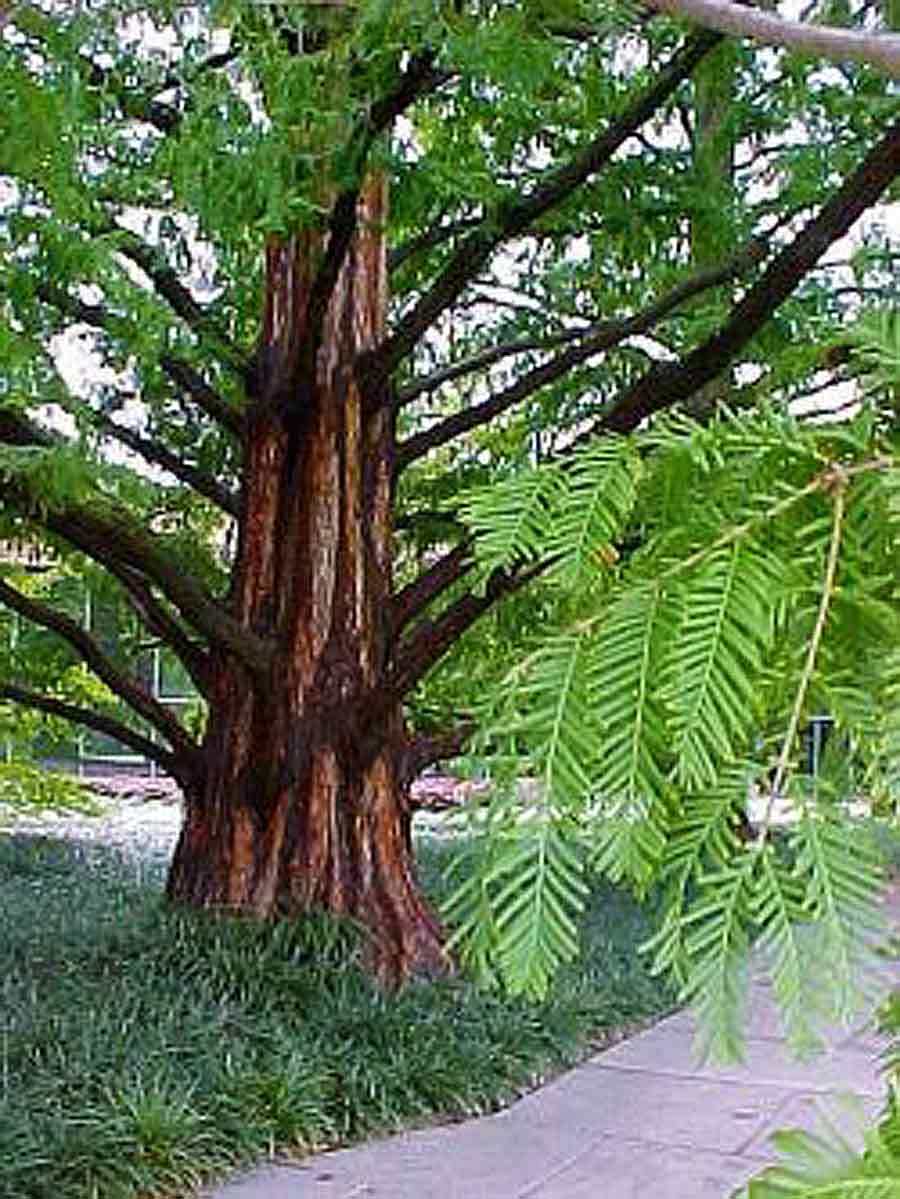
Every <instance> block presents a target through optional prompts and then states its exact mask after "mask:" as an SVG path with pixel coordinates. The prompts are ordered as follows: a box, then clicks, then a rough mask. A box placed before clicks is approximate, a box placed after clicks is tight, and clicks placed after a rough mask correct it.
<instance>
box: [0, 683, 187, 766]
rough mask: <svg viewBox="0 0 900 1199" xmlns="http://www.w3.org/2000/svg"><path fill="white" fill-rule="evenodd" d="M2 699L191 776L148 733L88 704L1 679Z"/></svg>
mask: <svg viewBox="0 0 900 1199" xmlns="http://www.w3.org/2000/svg"><path fill="white" fill-rule="evenodd" d="M4 699H5V700H9V701H10V702H11V703H14V704H21V705H22V706H23V707H25V708H34V709H36V710H37V711H39V712H46V713H47V715H48V716H58V717H60V718H61V719H62V720H70V721H71V722H72V723H73V724H80V725H83V726H84V727H85V728H88V729H93V730H94V731H95V732H97V733H104V734H105V735H106V736H107V737H114V738H115V740H116V741H119V742H121V744H122V745H127V746H128V747H129V749H133V750H134V751H135V753H139V754H141V755H142V756H143V757H145V758H150V759H151V760H152V761H154V762H156V763H158V765H160V766H161V767H162V768H163V770H165V771H166V772H167V773H169V774H171V775H172V777H173V778H175V779H177V780H178V781H179V782H181V783H182V784H184V783H185V782H186V781H188V780H189V779H190V778H191V777H192V771H191V768H190V766H189V765H187V764H186V763H185V762H184V761H183V760H182V759H181V758H179V757H178V756H177V755H176V754H173V753H172V752H171V751H169V750H167V749H165V748H164V747H163V746H161V745H157V744H156V743H155V742H153V741H151V740H150V738H149V737H142V736H141V734H140V733H136V732H135V731H134V730H133V729H130V728H128V726H127V725H125V724H122V723H121V722H120V721H118V720H114V719H113V718H112V717H111V716H104V715H103V714H102V713H100V712H92V711H91V710H90V709H89V708H80V707H78V706H77V705H75V704H69V703H66V702H65V701H64V700H61V699H56V698H55V697H54V696H52V695H43V694H41V693H40V692H38V691H30V690H28V689H27V688H25V687H18V686H16V684H15V683H6V682H0V700H4Z"/></svg>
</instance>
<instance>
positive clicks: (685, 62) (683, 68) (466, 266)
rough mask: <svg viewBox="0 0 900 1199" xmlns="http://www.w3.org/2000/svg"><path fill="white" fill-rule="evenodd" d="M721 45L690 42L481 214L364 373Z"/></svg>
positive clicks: (403, 345)
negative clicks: (559, 156) (588, 135)
mask: <svg viewBox="0 0 900 1199" xmlns="http://www.w3.org/2000/svg"><path fill="white" fill-rule="evenodd" d="M721 40H722V38H721V35H720V34H715V33H708V32H703V33H700V34H698V35H696V36H694V37H692V38H691V39H690V40H689V41H688V42H687V43H686V44H685V45H684V46H683V47H682V48H681V50H679V51H678V52H677V53H676V54H675V55H674V56H673V58H672V60H671V61H670V62H669V64H668V65H667V66H666V67H664V68H663V70H662V71H661V72H660V73H659V75H658V76H657V78H656V80H655V81H654V82H653V84H651V86H650V87H649V88H647V90H646V91H645V92H643V93H642V94H641V95H640V96H638V97H637V99H635V100H634V101H633V102H632V103H631V104H630V105H629V107H628V108H627V109H626V110H625V112H624V113H623V114H622V115H621V116H620V117H619V118H618V120H616V121H614V122H613V124H612V125H611V126H610V127H609V128H608V129H607V130H605V131H604V132H603V133H602V134H600V136H599V137H597V138H595V139H594V141H592V142H590V143H589V144H588V145H587V146H586V147H584V149H582V151H581V152H580V153H579V154H577V155H576V156H575V157H574V158H573V159H571V160H570V161H569V162H567V163H565V164H563V165H562V166H560V167H556V168H555V169H553V170H551V171H549V172H548V173H547V174H546V175H545V176H544V177H543V179H542V180H541V181H540V182H538V183H537V184H536V185H535V186H534V187H533V188H532V190H531V191H530V192H528V194H527V195H526V196H525V197H524V198H522V199H517V200H508V201H506V202H505V203H503V204H502V205H500V206H499V207H497V208H494V209H492V210H491V211H490V212H489V213H487V214H486V216H485V219H484V220H483V222H482V223H481V225H480V226H479V228H477V229H476V230H475V231H474V232H472V233H470V234H469V236H468V237H465V238H464V239H463V240H462V242H461V243H460V245H459V246H458V247H457V249H456V250H455V252H454V253H453V254H452V255H451V256H450V259H449V261H448V262H447V264H446V266H445V267H444V269H443V271H442V272H441V273H440V275H439V276H438V278H437V279H436V280H435V282H434V284H433V285H432V286H431V288H430V289H429V290H428V291H427V292H426V293H425V294H424V295H423V296H422V297H421V298H420V299H419V301H418V302H417V303H416V304H415V305H414V306H413V308H412V310H411V311H410V312H409V313H408V314H407V316H406V317H404V318H403V319H402V320H401V322H400V324H399V326H398V327H397V329H396V330H395V331H394V332H393V333H392V334H390V335H389V336H388V337H387V338H386V340H385V341H384V342H383V343H382V344H381V345H380V346H378V347H376V348H375V349H374V350H372V351H370V352H369V353H368V354H367V355H366V356H365V362H364V365H365V368H366V369H367V370H369V371H371V372H373V373H374V374H375V375H384V376H387V375H389V374H390V373H391V372H392V371H393V370H394V368H395V367H396V366H397V365H398V364H399V363H400V362H401V361H402V360H403V359H404V358H405V357H406V356H407V354H409V353H410V351H411V350H412V349H413V347H414V346H415V345H416V344H417V342H418V341H419V339H420V337H421V336H422V335H423V334H424V333H425V332H426V330H428V329H430V328H431V326H432V325H433V324H434V322H435V321H436V320H437V319H438V317H440V315H441V314H442V313H443V312H445V311H446V310H447V308H449V307H450V305H451V304H453V302H454V300H456V299H457V297H458V296H459V295H460V294H461V293H462V292H463V290H464V289H465V288H466V286H467V285H468V284H469V283H470V282H471V281H472V280H473V279H475V278H476V277H477V275H478V273H479V271H480V270H481V269H482V267H483V266H484V265H485V264H486V263H487V262H488V260H489V259H490V258H491V257H492V256H493V254H494V252H495V251H496V250H497V249H498V248H499V247H500V246H501V245H503V244H504V242H507V241H509V240H511V239H512V238H514V237H517V236H519V235H520V234H522V233H523V232H525V231H526V230H527V229H528V227H529V226H530V225H532V224H534V222H535V221H537V220H538V219H539V218H540V217H542V216H543V215H544V214H545V213H547V212H549V211H550V210H551V209H553V208H555V207H557V206H558V205H560V204H561V203H562V202H563V201H564V200H566V199H567V198H568V197H569V196H570V195H572V193H573V192H575V191H576V190H577V189H578V188H579V187H580V186H581V185H582V184H584V183H585V182H586V181H587V180H588V179H589V178H591V177H592V176H594V175H596V174H597V173H598V172H599V171H600V170H602V169H603V167H605V166H606V165H607V164H608V163H609V162H610V161H611V159H612V157H613V155H614V154H615V153H616V151H617V150H619V148H620V147H621V146H622V145H623V144H624V143H625V142H626V141H627V140H628V139H629V138H630V137H631V136H632V135H633V134H634V133H635V132H636V131H637V130H638V129H640V127H641V126H642V125H643V124H644V123H645V122H646V121H648V120H649V119H650V117H652V116H653V115H654V113H656V112H657V111H658V110H659V108H660V107H661V106H662V105H663V104H665V103H666V101H668V100H669V99H670V98H671V96H672V95H673V94H674V93H675V92H676V91H677V89H678V88H679V86H680V85H681V84H682V83H683V82H684V81H685V80H686V79H688V78H690V75H691V73H692V72H693V70H694V68H695V67H696V66H697V64H698V63H699V62H701V61H702V59H703V58H704V57H705V56H706V55H707V54H708V53H709V51H710V50H712V48H713V47H714V46H716V45H718V44H719V42H720V41H721Z"/></svg>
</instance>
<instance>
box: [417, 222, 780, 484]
mask: <svg viewBox="0 0 900 1199" xmlns="http://www.w3.org/2000/svg"><path fill="white" fill-rule="evenodd" d="M764 254H765V249H764V246H763V244H762V243H761V242H758V241H755V240H754V241H751V242H750V244H749V246H747V248H746V249H745V250H743V251H742V253H740V254H738V255H736V256H735V257H734V258H732V259H730V260H729V261H728V262H726V263H723V264H722V265H720V266H717V267H711V268H709V269H708V270H703V271H698V272H696V273H695V274H693V275H691V276H689V277H688V278H687V279H683V280H682V281H681V282H680V283H678V284H677V285H676V286H675V287H673V288H672V289H671V290H670V291H668V292H667V293H666V294H665V295H664V296H661V297H660V298H659V299H658V300H656V301H655V302H654V303H653V304H651V305H649V306H648V307H647V308H645V309H644V311H643V312H639V313H637V314H636V315H635V316H631V317H626V318H624V319H623V320H618V321H600V322H598V323H597V324H594V325H591V326H590V327H589V328H587V329H581V330H578V331H577V332H575V333H574V334H573V333H572V332H570V331H566V332H564V333H562V334H560V335H558V336H557V337H556V338H555V339H553V340H556V341H557V342H560V341H563V340H566V341H568V340H573V339H574V337H578V338H579V339H580V340H579V341H578V344H577V345H574V346H571V347H570V348H569V349H567V350H564V351H563V352H562V353H560V354H557V355H555V356H554V357H553V358H550V359H549V360H548V361H547V362H544V363H542V364H541V365H540V366H537V367H535V368H534V369H533V370H531V371H529V372H527V373H526V374H525V375H523V376H522V377H521V378H519V379H517V380H516V382H515V383H513V384H511V385H510V386H509V387H508V388H506V389H505V390H504V391H501V392H497V393H496V394H494V395H492V396H489V397H488V398H487V399H486V400H483V401H482V402H481V403H479V404H473V405H472V406H471V407H470V408H464V409H463V410H462V411H460V412H456V413H454V414H453V415H452V416H448V417H447V418H446V419H445V420H442V421H439V422H438V423H436V424H434V425H432V426H431V427H430V428H428V429H425V430H424V431H423V432H421V433H416V434H414V435H413V436H412V437H409V438H407V440H406V441H404V442H402V443H401V444H400V445H399V446H398V448H397V458H396V463H397V471H398V472H399V471H401V470H403V469H404V467H406V466H408V465H409V464H410V463H411V462H415V461H417V460H418V459H419V458H422V457H424V455H425V454H428V453H430V452H431V451H432V450H434V449H437V448H438V447H439V446H442V445H445V444H446V443H447V442H449V441H453V440H454V439H455V438H457V437H460V436H462V435H463V434H464V433H469V432H471V431H472V430H473V429H477V428H480V427H481V426H482V425H484V424H487V423H488V422H489V421H492V420H494V419H496V417H498V416H500V415H501V414H502V413H504V412H506V411H508V409H510V408H512V407H514V406H515V405H516V404H520V403H522V402H523V401H524V400H526V399H528V398H529V397H530V396H532V395H534V393H535V392H536V391H538V390H540V388H542V387H547V386H548V385H549V384H551V383H554V382H556V381H557V380H558V379H560V378H562V377H563V375H565V374H567V373H568V372H569V371H570V370H572V369H573V368H574V367H576V366H580V365H581V364H582V363H584V362H587V361H588V360H589V359H590V358H592V357H594V355H595V354H599V353H602V352H604V351H606V350H610V349H612V348H613V347H614V346H617V345H619V343H620V342H622V341H624V340H625V339H626V338H628V337H634V336H636V335H637V334H641V333H647V332H649V331H650V330H651V329H652V328H653V327H654V326H655V325H657V324H659V322H660V321H662V320H663V319H664V318H665V317H667V316H670V315H671V314H672V312H674V311H675V310H676V309H677V308H678V307H679V305H681V304H683V303H684V302H685V301H686V300H689V299H692V298H693V297H695V296H697V295H700V294H701V293H702V292H704V291H708V290H709V289H710V288H713V287H717V286H719V285H720V284H722V283H726V282H728V281H729V280H731V279H734V278H735V277H737V276H738V275H740V274H741V273H742V272H744V271H745V270H748V269H749V268H750V267H752V266H753V265H754V264H756V263H758V262H760V261H761V260H762V258H763V257H764ZM547 344H550V339H548V342H547ZM523 348H530V346H529V345H527V344H525V345H524V347H523V343H520V344H519V347H518V348H516V349H512V348H511V346H504V347H492V348H491V350H488V351H485V355H482V356H479V355H476V356H474V357H473V358H470V359H468V360H467V361H466V362H465V363H459V364H457V367H458V372H457V374H456V375H455V376H454V377H458V376H459V375H461V374H463V373H466V374H468V373H469V371H470V370H474V369H478V367H479V366H480V363H479V361H478V359H479V358H482V357H488V356H490V355H491V353H492V352H493V351H497V350H499V351H502V356H508V354H511V353H519V352H521V351H522V349H523ZM495 360H496V359H495ZM472 364H475V365H472ZM451 369H453V368H447V369H446V370H445V371H444V372H443V375H444V378H443V379H442V381H446V378H447V375H448V374H449V372H450V370H451ZM440 374H441V372H438V375H440ZM435 377H436V376H431V378H435ZM427 382H428V381H427V380H425V381H422V384H420V386H423V385H424V384H425V383H427Z"/></svg>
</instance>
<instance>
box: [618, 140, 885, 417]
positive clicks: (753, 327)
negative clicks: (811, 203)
mask: <svg viewBox="0 0 900 1199" xmlns="http://www.w3.org/2000/svg"><path fill="white" fill-rule="evenodd" d="M898 175H900V125H894V126H893V127H892V128H890V129H889V130H888V132H887V133H886V134H885V135H884V137H883V138H882V139H881V140H880V141H879V142H878V143H877V145H875V146H874V147H873V148H872V149H871V150H870V151H869V153H868V154H867V155H866V157H865V158H864V159H863V161H862V162H861V163H860V165H859V167H858V168H857V169H856V170H855V171H854V172H853V174H852V175H850V176H849V178H848V179H847V180H846V181H845V182H844V184H843V186H842V187H841V188H840V189H839V190H838V191H837V192H836V193H835V194H834V196H832V198H831V199H830V200H829V201H828V203H827V204H825V205H824V207H823V208H822V209H821V210H820V212H819V213H818V215H817V216H815V217H814V218H813V219H812V220H811V221H809V222H808V224H807V225H806V226H805V228H804V229H802V230H801V232H800V233H799V234H798V235H797V236H796V237H795V238H794V240H793V241H792V242H791V243H790V245H788V246H786V247H785V248H784V249H783V250H782V251H781V252H780V253H779V254H777V255H776V256H775V258H774V259H773V260H772V262H771V264H770V265H769V266H768V268H767V269H766V270H765V271H764V272H763V273H762V275H761V276H760V277H759V279H758V280H757V282H756V283H755V284H754V286H753V287H752V288H750V290H749V291H748V292H747V294H746V295H745V296H744V298H743V299H742V300H741V301H740V303H738V304H737V305H736V306H735V307H734V308H733V309H732V312H731V316H730V317H729V319H728V321H727V322H726V323H725V324H724V325H723V326H722V327H721V329H719V330H718V332H716V333H714V334H713V335H712V336H711V337H709V338H707V340H706V341H705V342H703V343H702V344H701V345H700V346H698V347H697V348H696V349H695V350H693V351H692V352H691V353H690V354H688V355H687V356H686V357H685V358H683V359H681V361H679V362H675V363H666V364H664V365H658V366H656V367H654V369H653V370H651V371H649V372H648V373H647V374H646V375H644V377H643V378H642V379H639V380H638V382H637V383H635V385H634V386H633V387H631V388H630V389H629V390H628V391H627V392H626V393H625V395H624V396H622V398H621V399H620V400H619V401H618V402H617V403H616V404H614V405H613V407H612V408H611V409H610V411H609V412H608V413H607V414H606V415H605V416H604V417H603V418H602V419H601V421H600V422H599V429H603V430H608V431H610V432H616V433H627V432H630V431H631V430H632V429H635V428H637V426H638V425H639V424H640V423H641V421H642V420H644V419H645V418H646V417H648V416H650V415H651V413H653V412H659V411H660V410H661V409H663V408H670V407H672V405H674V404H678V403H682V402H683V401H684V400H687V399H689V398H690V397H691V396H692V395H695V394H696V393H697V392H698V391H699V390H700V389H701V388H702V387H704V386H705V385H706V384H707V383H710V382H711V381H712V380H713V379H715V378H716V377H717V376H718V375H719V374H720V373H721V372H722V371H723V370H724V369H725V368H726V367H727V366H728V365H729V363H730V362H731V361H732V359H733V358H734V356H735V355H736V354H737V353H738V352H739V351H740V350H741V349H743V347H744V346H745V345H747V343H748V342H749V341H750V340H751V339H752V338H753V337H754V336H755V335H756V333H758V332H759V330H760V329H761V328H762V326H763V325H764V324H765V323H766V321H767V320H768V319H769V317H770V316H771V315H772V313H773V312H775V310H776V309H777V308H778V307H779V305H780V304H781V303H782V302H783V301H784V300H786V299H787V297H788V296H789V295H790V294H791V292H793V291H794V289H795V288H796V287H797V286H798V284H799V283H800V282H801V281H802V280H803V278H804V277H805V276H806V275H807V274H808V273H809V272H810V271H811V270H812V269H813V267H814V266H815V265H816V263H817V262H818V260H819V259H820V258H821V256H822V255H823V254H824V253H825V251H826V250H827V249H828V247H829V246H830V245H832V244H833V243H834V242H836V241H837V240H838V239H839V238H841V237H843V236H844V234H845V233H847V231H848V230H849V229H850V228H851V226H852V225H853V224H854V223H855V222H856V221H857V220H858V219H859V217H860V216H862V214H863V213H864V212H865V211H866V209H867V208H869V207H870V206H871V205H872V204H874V203H875V202H876V201H877V200H878V199H879V197H880V196H881V195H882V194H883V193H884V192H885V190H886V189H887V188H888V187H889V186H890V184H891V183H892V182H893V181H894V179H896V178H897V176H898Z"/></svg>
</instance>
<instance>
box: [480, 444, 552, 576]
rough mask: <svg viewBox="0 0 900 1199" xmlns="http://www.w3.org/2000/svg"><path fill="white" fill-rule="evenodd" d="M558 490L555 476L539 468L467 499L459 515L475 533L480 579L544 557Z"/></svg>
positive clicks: (543, 467)
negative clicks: (552, 510) (552, 507)
mask: <svg viewBox="0 0 900 1199" xmlns="http://www.w3.org/2000/svg"><path fill="white" fill-rule="evenodd" d="M560 487H561V482H560V475H559V471H558V470H556V469H554V468H553V467H548V466H542V467H535V468H533V469H531V470H527V471H523V472H521V473H520V474H517V475H514V476H513V477H512V478H509V479H504V480H503V481H502V482H501V483H495V484H492V485H491V486H490V487H484V488H480V489H479V490H477V491H475V492H473V493H472V494H470V495H469V497H468V499H467V500H466V502H465V503H464V504H462V505H461V510H462V515H463V519H464V520H465V522H466V524H467V525H468V526H469V528H470V529H471V530H472V531H473V533H474V534H475V554H476V557H477V560H478V565H479V567H480V572H481V575H482V578H483V579H485V580H486V579H487V578H488V577H489V576H490V575H491V573H492V572H493V571H494V570H497V569H503V568H509V567H512V566H515V565H517V564H519V563H521V562H523V561H531V560H534V559H536V558H538V557H540V556H541V555H542V554H543V553H544V552H545V550H546V548H547V542H548V535H549V534H548V529H549V523H550V509H551V506H552V505H553V503H554V499H555V497H556V495H557V493H558V491H559V489H560Z"/></svg>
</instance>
